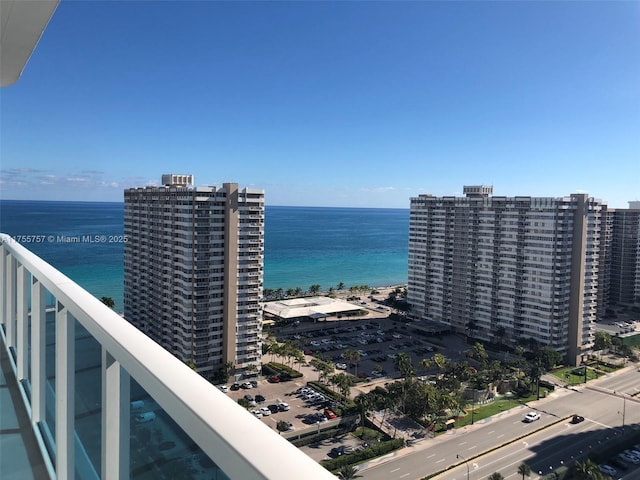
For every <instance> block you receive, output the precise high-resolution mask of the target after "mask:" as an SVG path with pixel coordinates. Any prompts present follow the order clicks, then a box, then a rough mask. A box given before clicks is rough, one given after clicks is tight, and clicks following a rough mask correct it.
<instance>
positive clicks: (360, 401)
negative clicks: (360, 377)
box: [353, 393, 373, 427]
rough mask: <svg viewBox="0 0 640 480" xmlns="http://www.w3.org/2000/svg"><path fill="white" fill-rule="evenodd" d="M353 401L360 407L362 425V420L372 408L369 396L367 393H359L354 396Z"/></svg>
mask: <svg viewBox="0 0 640 480" xmlns="http://www.w3.org/2000/svg"><path fill="white" fill-rule="evenodd" d="M353 401H354V402H355V404H356V405H358V406H359V407H360V415H361V420H362V426H363V427H364V420H365V418H367V413H368V412H369V410H371V409H372V408H373V402H372V401H371V397H370V396H369V394H367V393H361V394H360V395H358V396H357V397H356V398H354V399H353Z"/></svg>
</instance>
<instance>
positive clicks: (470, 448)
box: [467, 445, 478, 450]
mask: <svg viewBox="0 0 640 480" xmlns="http://www.w3.org/2000/svg"><path fill="white" fill-rule="evenodd" d="M474 448H478V446H477V445H474V446H473V447H469V448H467V450H473V449H474Z"/></svg>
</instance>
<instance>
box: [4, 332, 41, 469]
mask: <svg viewBox="0 0 640 480" xmlns="http://www.w3.org/2000/svg"><path fill="white" fill-rule="evenodd" d="M0 342H1V343H2V345H0V367H1V368H0V478H1V479H2V480H30V479H35V480H42V479H48V478H49V474H48V473H47V468H46V467H45V464H44V461H43V459H42V454H41V453H40V450H39V449H38V444H37V442H36V437H35V435H34V433H33V431H32V430H31V427H30V425H29V417H28V416H27V412H26V411H25V408H24V405H23V404H22V400H21V398H20V391H19V390H18V384H17V383H16V377H15V375H14V374H13V371H12V369H11V363H10V359H9V357H8V356H7V351H6V349H5V345H4V339H3V338H2V337H1V336H0Z"/></svg>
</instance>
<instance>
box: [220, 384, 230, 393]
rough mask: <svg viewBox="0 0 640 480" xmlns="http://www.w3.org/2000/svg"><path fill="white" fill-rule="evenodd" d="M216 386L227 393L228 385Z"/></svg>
mask: <svg viewBox="0 0 640 480" xmlns="http://www.w3.org/2000/svg"><path fill="white" fill-rule="evenodd" d="M218 388H219V389H220V391H221V392H223V393H227V392H228V391H229V387H227V386H226V385H218Z"/></svg>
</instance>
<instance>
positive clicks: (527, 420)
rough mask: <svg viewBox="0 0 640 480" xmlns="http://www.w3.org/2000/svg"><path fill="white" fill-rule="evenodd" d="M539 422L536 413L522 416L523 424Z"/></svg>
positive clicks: (538, 416)
mask: <svg viewBox="0 0 640 480" xmlns="http://www.w3.org/2000/svg"><path fill="white" fill-rule="evenodd" d="M536 420H540V414H539V413H538V412H529V413H527V414H526V415H525V416H524V421H525V423H531V422H535V421H536Z"/></svg>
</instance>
